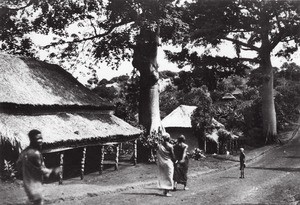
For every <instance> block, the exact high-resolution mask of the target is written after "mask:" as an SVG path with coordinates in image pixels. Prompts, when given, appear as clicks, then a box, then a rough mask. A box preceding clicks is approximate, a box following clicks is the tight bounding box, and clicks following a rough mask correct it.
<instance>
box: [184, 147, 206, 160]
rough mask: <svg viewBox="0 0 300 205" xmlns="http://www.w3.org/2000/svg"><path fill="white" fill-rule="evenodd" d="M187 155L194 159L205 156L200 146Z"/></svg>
mask: <svg viewBox="0 0 300 205" xmlns="http://www.w3.org/2000/svg"><path fill="white" fill-rule="evenodd" d="M187 155H188V157H189V158H191V159H194V160H200V159H202V158H205V155H204V151H203V150H201V149H199V148H195V149H194V150H193V151H192V152H191V153H188V154H187Z"/></svg>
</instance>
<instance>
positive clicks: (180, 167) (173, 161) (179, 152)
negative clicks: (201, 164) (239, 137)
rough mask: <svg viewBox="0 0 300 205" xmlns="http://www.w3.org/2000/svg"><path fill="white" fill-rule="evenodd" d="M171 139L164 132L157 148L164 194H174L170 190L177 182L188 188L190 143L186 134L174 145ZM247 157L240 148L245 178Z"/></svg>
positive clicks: (241, 168)
mask: <svg viewBox="0 0 300 205" xmlns="http://www.w3.org/2000/svg"><path fill="white" fill-rule="evenodd" d="M170 140H171V138H170V135H169V134H168V133H164V134H163V135H162V140H161V143H160V144H159V145H158V150H157V165H158V188H160V189H162V190H163V195H164V196H172V195H171V194H170V193H169V192H170V191H171V190H174V191H176V190H177V184H183V186H184V188H183V189H184V190H188V188H187V186H186V185H187V172H188V165H189V159H188V156H187V149H188V145H187V144H185V137H184V135H181V136H180V137H179V138H178V139H177V143H176V144H175V145H174V146H173V145H172V144H171V143H170ZM245 159H246V156H245V153H244V149H243V148H240V170H241V176H240V178H245V175H244V170H245V167H246V165H245Z"/></svg>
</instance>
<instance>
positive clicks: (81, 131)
mask: <svg viewBox="0 0 300 205" xmlns="http://www.w3.org/2000/svg"><path fill="white" fill-rule="evenodd" d="M34 128H35V129H39V130H41V132H42V134H43V139H44V148H45V149H50V148H55V149H57V148H64V147H78V146H85V145H94V144H103V143H107V142H122V141H128V140H133V139H136V138H137V137H138V136H139V135H140V134H141V130H139V129H137V128H135V127H132V126H131V125H129V124H128V123H126V122H124V121H123V120H121V119H119V118H117V117H116V116H114V115H110V114H101V113H98V114H93V113H81V114H70V113H61V114H47V115H12V114H5V113H0V135H1V136H2V138H5V139H6V140H8V141H10V142H11V143H12V144H14V143H19V144H20V148H21V149H23V148H25V147H26V146H27V145H28V144H29V140H28V136H27V133H28V131H30V130H31V129H34Z"/></svg>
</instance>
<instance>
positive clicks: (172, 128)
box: [162, 105, 236, 153]
mask: <svg viewBox="0 0 300 205" xmlns="http://www.w3.org/2000/svg"><path fill="white" fill-rule="evenodd" d="M196 108H197V106H188V105H180V106H178V107H177V108H176V109H175V110H173V111H172V112H171V113H170V114H169V115H167V116H166V117H165V118H164V119H163V120H162V125H163V127H164V128H165V129H166V131H167V132H168V133H170V135H171V137H172V138H173V139H176V138H177V137H179V136H180V135H181V134H183V135H185V137H186V141H187V144H188V145H189V150H190V151H191V150H193V149H194V148H198V147H200V148H201V149H204V150H205V151H206V152H207V153H219V151H222V150H223V145H224V146H225V144H228V143H229V142H228V141H224V140H223V137H221V138H222V139H221V138H220V136H219V135H218V134H219V130H224V131H226V130H225V126H224V125H223V124H222V123H220V122H218V121H217V120H215V119H214V118H213V119H212V125H211V127H212V128H213V130H212V132H211V133H210V134H207V135H206V138H205V140H203V141H202V140H199V142H198V139H197V137H196V136H195V135H194V133H193V131H192V124H191V116H192V114H193V112H194V110H195V109H196ZM226 133H229V132H228V131H226ZM231 136H233V135H232V134H231ZM235 137H236V136H235V135H234V138H235ZM220 142H222V143H221V146H222V147H221V148H220ZM228 147H229V146H228Z"/></svg>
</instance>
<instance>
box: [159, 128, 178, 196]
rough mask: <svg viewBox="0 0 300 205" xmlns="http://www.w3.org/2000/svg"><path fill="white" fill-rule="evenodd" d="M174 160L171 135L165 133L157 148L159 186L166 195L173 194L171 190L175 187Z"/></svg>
mask: <svg viewBox="0 0 300 205" xmlns="http://www.w3.org/2000/svg"><path fill="white" fill-rule="evenodd" d="M174 160H175V156H174V151H173V146H172V145H171V144H170V135H169V134H168V133H164V134H163V135H162V142H161V143H160V144H159V145H158V150H157V165H158V188H160V189H163V195H164V196H172V195H171V194H170V193H169V191H170V190H173V188H174V182H173V175H174V163H173V161H174Z"/></svg>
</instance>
